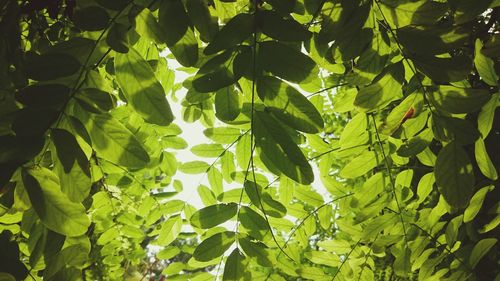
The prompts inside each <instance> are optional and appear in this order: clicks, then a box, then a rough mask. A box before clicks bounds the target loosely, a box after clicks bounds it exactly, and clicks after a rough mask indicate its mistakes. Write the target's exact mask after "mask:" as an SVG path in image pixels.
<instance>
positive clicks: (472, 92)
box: [427, 86, 491, 113]
mask: <svg viewBox="0 0 500 281" xmlns="http://www.w3.org/2000/svg"><path fill="white" fill-rule="evenodd" d="M427 96H428V98H429V99H430V101H431V102H432V103H433V104H434V105H435V106H436V107H437V108H438V109H440V110H443V111H446V112H449V113H469V112H474V111H478V110H479V109H480V108H481V107H482V106H483V105H484V104H485V103H486V102H488V100H489V99H490V98H491V95H490V94H489V93H488V91H487V90H485V89H470V88H459V87H454V86H439V87H438V89H437V90H436V91H431V92H430V93H428V95H427Z"/></svg>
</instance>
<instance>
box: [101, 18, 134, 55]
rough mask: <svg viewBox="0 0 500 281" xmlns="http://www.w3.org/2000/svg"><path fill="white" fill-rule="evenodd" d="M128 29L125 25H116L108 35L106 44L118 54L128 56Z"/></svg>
mask: <svg viewBox="0 0 500 281" xmlns="http://www.w3.org/2000/svg"><path fill="white" fill-rule="evenodd" d="M127 33H128V27H127V26H126V25H125V24H121V23H115V24H113V25H112V26H111V28H110V29H109V31H108V34H107V35H106V43H107V44H108V45H109V47H110V48H111V49H113V50H114V51H116V52H118V53H122V54H126V53H127V52H128V50H129V39H128V34H127Z"/></svg>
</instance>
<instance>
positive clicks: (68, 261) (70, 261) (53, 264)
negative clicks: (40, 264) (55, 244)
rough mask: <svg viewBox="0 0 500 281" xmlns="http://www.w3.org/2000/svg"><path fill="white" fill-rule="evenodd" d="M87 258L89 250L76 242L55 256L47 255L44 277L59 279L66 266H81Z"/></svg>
mask: <svg viewBox="0 0 500 281" xmlns="http://www.w3.org/2000/svg"><path fill="white" fill-rule="evenodd" d="M87 259H88V251H87V250H86V249H85V248H84V247H83V246H82V245H80V244H76V245H71V246H69V247H66V248H64V249H62V250H61V251H60V252H58V253H56V254H55V255H54V256H51V257H46V261H45V262H46V264H47V266H46V268H45V270H44V272H43V278H44V279H46V280H57V278H58V277H60V275H59V274H61V271H64V269H65V267H66V266H71V265H73V266H78V267H81V266H83V264H84V263H85V261H86V260H87ZM80 276H81V274H80ZM51 278H53V279H51Z"/></svg>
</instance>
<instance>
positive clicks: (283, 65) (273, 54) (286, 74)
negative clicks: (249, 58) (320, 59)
mask: <svg viewBox="0 0 500 281" xmlns="http://www.w3.org/2000/svg"><path fill="white" fill-rule="evenodd" d="M257 63H258V65H259V66H260V67H262V69H264V70H265V71H269V72H270V73H272V74H273V75H275V76H278V77H280V78H283V79H285V80H288V81H290V82H295V83H301V82H302V83H305V82H308V81H311V80H313V78H317V76H318V67H317V65H316V63H315V62H314V61H313V60H312V59H311V58H309V57H308V56H306V55H305V54H303V53H302V52H300V51H299V50H296V49H294V48H291V47H289V46H287V45H285V44H282V43H279V42H276V41H264V42H261V43H259V51H258V55H257Z"/></svg>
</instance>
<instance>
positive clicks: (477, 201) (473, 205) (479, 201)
mask: <svg viewBox="0 0 500 281" xmlns="http://www.w3.org/2000/svg"><path fill="white" fill-rule="evenodd" d="M493 189H495V187H494V186H493V185H489V186H486V187H483V188H481V189H480V190H478V191H477V192H476V194H474V196H472V199H471V200H470V203H469V206H467V208H466V209H465V211H464V222H466V223H467V222H470V221H472V220H473V219H474V218H475V217H476V215H477V214H478V213H479V211H480V210H481V207H482V206H483V202H484V199H485V197H486V194H487V193H488V192H490V191H492V190H493Z"/></svg>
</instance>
